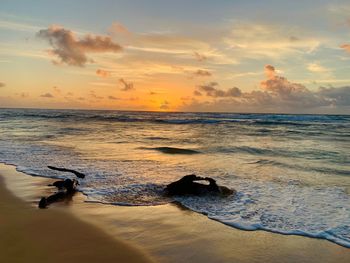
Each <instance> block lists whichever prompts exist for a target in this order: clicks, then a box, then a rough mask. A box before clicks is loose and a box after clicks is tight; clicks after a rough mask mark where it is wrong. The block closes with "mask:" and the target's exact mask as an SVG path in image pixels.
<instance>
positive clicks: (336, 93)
mask: <svg viewBox="0 0 350 263" xmlns="http://www.w3.org/2000/svg"><path fill="white" fill-rule="evenodd" d="M317 93H318V94H320V95H321V96H323V97H325V98H328V99H330V100H331V101H332V104H333V105H335V106H350V86H345V87H339V88H334V87H331V88H325V87H320V89H319V90H318V92H317Z"/></svg>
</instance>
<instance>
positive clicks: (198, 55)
mask: <svg viewBox="0 0 350 263" xmlns="http://www.w3.org/2000/svg"><path fill="white" fill-rule="evenodd" d="M193 55H194V57H195V59H196V60H197V61H200V62H203V61H205V60H207V56H205V55H203V54H199V53H198V52H196V51H195V52H193Z"/></svg>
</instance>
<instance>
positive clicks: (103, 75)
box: [96, 69, 112, 78]
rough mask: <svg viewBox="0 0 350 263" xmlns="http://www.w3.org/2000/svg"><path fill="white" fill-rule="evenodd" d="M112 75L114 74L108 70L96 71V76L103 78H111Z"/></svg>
mask: <svg viewBox="0 0 350 263" xmlns="http://www.w3.org/2000/svg"><path fill="white" fill-rule="evenodd" d="M111 74H112V72H110V71H108V70H103V69H97V70H96V75H97V76H100V77H101V78H108V77H110V76H111Z"/></svg>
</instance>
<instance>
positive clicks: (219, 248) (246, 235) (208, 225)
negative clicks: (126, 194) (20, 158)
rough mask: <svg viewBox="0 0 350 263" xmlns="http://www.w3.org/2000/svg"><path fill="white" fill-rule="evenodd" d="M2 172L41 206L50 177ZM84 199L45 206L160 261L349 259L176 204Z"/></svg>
mask: <svg viewBox="0 0 350 263" xmlns="http://www.w3.org/2000/svg"><path fill="white" fill-rule="evenodd" d="M0 175H2V176H3V177H4V180H5V183H6V186H7V188H8V189H10V190H11V192H12V193H13V194H15V195H16V196H17V197H19V198H20V199H22V202H24V203H27V205H26V210H28V209H29V210H30V211H31V213H34V214H35V213H36V214H38V211H41V210H38V209H37V208H36V206H37V202H38V200H39V198H40V197H41V196H45V195H47V194H50V193H51V192H52V189H50V188H49V187H47V184H48V182H50V181H53V179H50V178H42V177H32V176H28V175H26V174H24V173H21V172H18V171H16V170H15V167H14V166H9V165H4V164H1V165H0ZM2 192H3V191H2ZM85 201H86V197H85V196H84V195H82V194H81V193H78V194H77V195H76V196H75V197H74V198H73V201H72V202H70V203H58V204H54V205H52V206H51V207H49V209H45V210H44V211H45V212H49V213H62V212H63V211H62V210H64V214H67V216H73V217H75V220H77V222H80V221H85V222H86V223H88V224H89V225H93V227H95V228H96V229H98V230H99V231H100V232H102V233H103V232H104V233H103V234H104V235H106V236H109V238H111V239H113V242H116V244H119V243H118V242H120V239H122V241H126V242H128V243H131V244H132V245H135V247H136V248H139V249H138V250H136V251H141V250H144V251H146V253H147V254H150V255H151V256H152V258H154V259H155V260H156V261H159V262H179V261H182V262H348V261H349V260H350V249H347V248H344V247H341V246H339V245H336V244H333V243H331V242H328V241H326V240H319V239H313V238H307V237H301V236H286V235H280V234H275V233H269V232H265V231H242V230H237V229H234V228H232V227H229V226H226V225H224V224H222V223H219V222H216V221H213V220H210V219H208V218H207V217H206V216H204V215H201V214H197V213H195V212H192V211H190V210H187V209H181V208H180V207H179V206H176V205H174V204H168V205H161V206H154V207H150V206H149V207H125V206H114V205H104V204H99V203H90V202H85ZM9 202H10V203H12V202H14V201H13V200H10V201H9ZM23 205H24V204H23V203H22V206H23ZM28 207H29V208H28ZM3 209H4V208H3V207H1V210H3ZM75 220H74V221H75ZM73 232H76V231H73ZM120 237H121V238H120ZM118 240H119V241H118ZM2 241H3V242H4V239H2ZM122 244H123V242H122ZM131 249H133V248H131ZM140 254H141V255H142V253H140ZM320 258H322V261H320ZM141 260H147V257H141ZM86 262H94V261H86ZM135 262H137V261H135ZM140 262H144V261H140Z"/></svg>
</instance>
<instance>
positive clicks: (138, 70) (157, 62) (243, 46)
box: [0, 0, 350, 114]
mask: <svg viewBox="0 0 350 263" xmlns="http://www.w3.org/2000/svg"><path fill="white" fill-rule="evenodd" d="M349 73H350V2H349V1H348V0H339V1H330V0H329V1H325V0H312V1H311V0H305V1H290V0H288V1H285V0H278V1H277V0H266V1H261V0H250V1H239V0H231V1H229V0H216V1H208V0H201V1H199V0H192V1H191V0H187V1H183V0H177V1H168V0H144V1H134V0H128V1H124V0H123V1H118V0H115V1H112V0H84V1H82V0H76V1H72V0H70V1H66V0H61V1H50V0H45V1H44V0H36V1H16V0H1V9H0V107H16V108H48V109H51V108H53V109H57V108H58V109H111V110H145V111H204V112H211V111H213V112H261V113H270V112H272V113H310V114H313V113H321V114H350V74H349Z"/></svg>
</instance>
